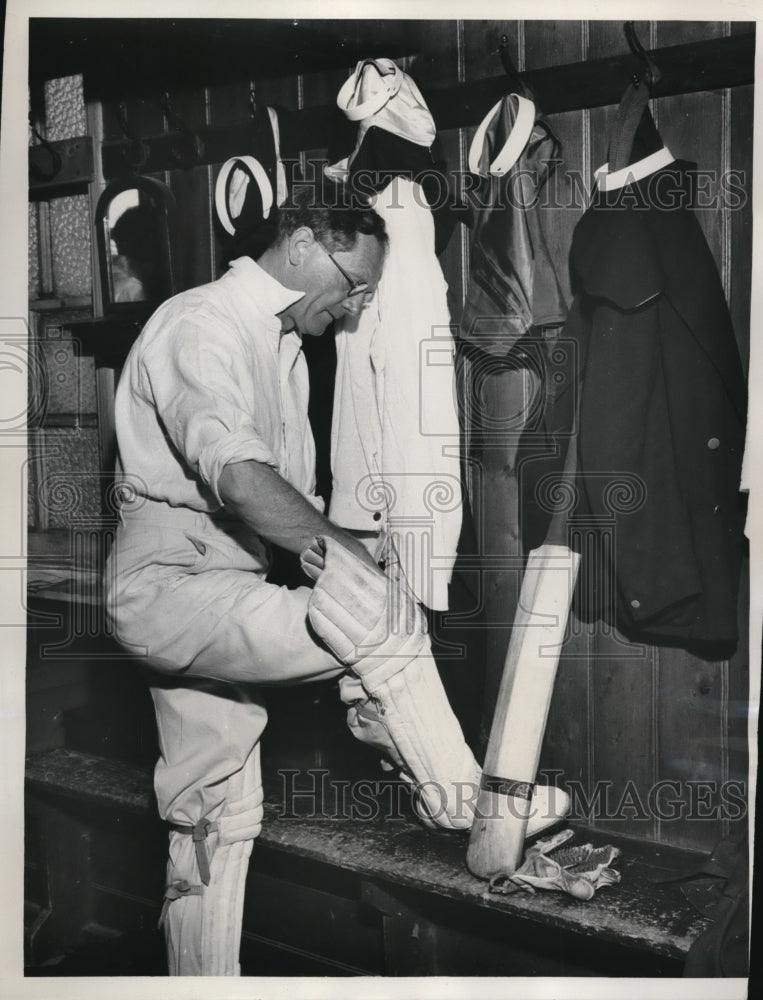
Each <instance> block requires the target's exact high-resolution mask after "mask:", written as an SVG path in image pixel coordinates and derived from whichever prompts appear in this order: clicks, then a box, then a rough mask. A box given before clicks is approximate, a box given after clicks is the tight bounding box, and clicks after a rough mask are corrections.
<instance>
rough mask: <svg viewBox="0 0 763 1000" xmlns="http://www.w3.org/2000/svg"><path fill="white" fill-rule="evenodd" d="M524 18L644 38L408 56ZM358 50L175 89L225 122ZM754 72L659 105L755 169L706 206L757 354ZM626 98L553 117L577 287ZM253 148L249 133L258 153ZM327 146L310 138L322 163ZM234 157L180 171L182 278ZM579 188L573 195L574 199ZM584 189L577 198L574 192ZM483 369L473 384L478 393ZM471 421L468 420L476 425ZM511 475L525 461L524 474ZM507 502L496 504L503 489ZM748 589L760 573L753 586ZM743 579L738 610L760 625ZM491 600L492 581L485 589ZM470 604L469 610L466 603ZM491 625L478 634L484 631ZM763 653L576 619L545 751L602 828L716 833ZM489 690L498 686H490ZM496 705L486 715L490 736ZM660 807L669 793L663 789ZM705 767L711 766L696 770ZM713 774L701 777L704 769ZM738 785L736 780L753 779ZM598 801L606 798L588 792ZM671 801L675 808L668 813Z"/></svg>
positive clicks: (446, 256) (507, 523) (482, 478)
mask: <svg viewBox="0 0 763 1000" xmlns="http://www.w3.org/2000/svg"><path fill="white" fill-rule="evenodd" d="M636 28H637V31H638V33H639V37H640V38H641V39H642V41H643V42H644V44H645V45H648V46H650V47H657V46H667V45H676V44H680V43H682V42H688V41H692V40H701V39H708V38H712V37H717V36H721V35H726V34H729V33H732V32H734V31H736V30H740V28H739V26H736V25H734V24H731V23H724V22H712V23H710V22H708V23H697V22H646V21H644V22H637V23H636ZM503 33H505V34H507V35H508V37H509V39H510V44H511V52H512V55H513V58H514V61H515V64H516V66H517V67H518V69H520V70H522V69H535V68H541V67H545V66H551V65H555V64H560V63H568V62H577V61H579V60H582V59H589V58H590V59H596V58H599V57H604V56H611V55H616V54H621V53H625V52H627V51H628V48H627V44H626V42H625V38H624V35H623V30H622V23H621V22H609V21H599V22H596V21H554V22H541V21H536V22H532V21H526V22H521V21H478V20H472V21H434V22H432V23H431V25H430V26H429V28H428V30H427V32H426V33H425V37H424V38H423V46H424V47H423V49H422V50H421V51H420V52H419V53H418V54H417V55H416V56H415V57H412V58H410V59H408V60H406V61H405V62H404V63H403V65H404V68H406V69H407V70H408V71H409V72H411V74H412V75H413V76H414V78H415V79H416V80H417V82H419V84H421V85H424V86H446V85H451V84H454V83H458V82H462V81H468V80H474V79H478V78H480V77H483V76H492V75H496V74H498V73H500V72H501V64H500V60H499V55H498V46H499V42H500V38H501V35H502V34H503ZM350 69H351V67H349V66H348V67H346V68H339V69H337V70H336V71H332V72H331V73H324V74H312V75H310V76H307V77H302V76H292V77H287V78H282V79H278V80H258V79H254V80H252V81H249V80H246V81H241V83H240V84H238V85H236V86H227V87H224V88H223V87H218V88H206V87H199V89H198V90H196V91H193V92H188V93H183V94H175V95H173V102H174V105H175V109H176V111H177V113H178V114H179V115H180V117H182V118H183V119H184V120H185V121H186V122H187V123H188V125H189V126H191V127H193V126H194V125H196V126H198V125H201V124H205V123H206V124H209V125H222V124H226V123H229V122H235V121H241V120H243V119H245V118H246V117H247V116H248V114H249V92H250V86H251V84H252V83H253V84H254V87H255V94H256V99H257V104H258V107H260V108H262V107H264V106H265V105H267V104H277V105H280V106H282V107H284V108H287V109H289V108H291V109H298V108H302V107H309V106H310V105H320V104H324V103H327V102H330V101H332V100H333V99H334V97H335V95H336V91H337V89H338V87H339V85H340V83H341V81H342V80H343V79H344V78H345V76H346V74H347V72H348V71H349V70H350ZM159 97H160V95H157V100H156V101H142V102H128V105H127V110H128V121H129V122H130V124H131V126H132V127H133V128H134V130H135V131H136V132H138V133H140V132H142V131H143V132H144V133H154V132H156V131H159V130H161V129H162V128H163V127H166V122H165V121H164V116H163V114H162V112H161V102H160V99H159ZM752 102H753V94H752V87H742V88H735V89H733V90H726V91H718V92H713V93H699V94H693V95H686V96H678V97H671V98H664V99H661V100H659V101H656V102H653V108H654V114H655V118H656V121H657V124H658V127H659V128H660V129H661V132H662V135H663V138H664V140H665V142H666V144H667V145H668V146H669V147H670V149H671V150H672V151H673V152H674V154H676V155H680V156H681V157H686V158H688V159H693V160H696V161H697V162H698V164H699V165H700V167H701V168H702V169H705V170H714V171H716V172H718V173H719V174H720V173H721V172H722V171H724V170H726V171H728V170H735V171H742V172H744V184H743V185H742V186H743V191H744V194H745V195H746V200H745V199H744V198H743V201H744V204H742V205H741V206H740V207H738V208H736V209H735V210H732V209H731V208H730V207H727V208H722V207H719V206H717V205H716V206H715V207H713V208H710V209H706V210H704V211H702V212H700V221H701V224H702V226H703V229H704V231H705V233H706V235H707V238H708V241H709V244H710V247H711V249H712V251H713V253H714V255H715V259H716V261H717V263H718V266H719V269H720V273H721V275H722V278H723V281H724V287H725V290H726V293H727V295H728V298H729V302H730V305H731V310H732V314H733V318H734V322H735V326H736V333H737V336H738V339H739V345H740V350H741V352H742V356H743V358H744V359H745V360H746V359H747V358H748V356H749V299H750V283H751V266H750V256H751V217H752V216H751V167H752ZM613 112H614V108H600V109H592V110H584V111H575V112H571V113H566V114H558V115H553V116H551V118H550V122H551V125H552V128H553V129H554V131H555V133H556V134H557V136H558V138H559V139H560V141H561V143H562V147H563V149H562V155H563V158H564V167H563V170H564V176H563V177H562V178H561V180H560V183H561V184H562V189H561V190H564V185H566V189H567V194H568V195H569V199H568V201H569V205H568V206H567V207H564V208H559V209H553V211H554V213H555V218H554V221H553V225H552V226H550V227H549V230H550V232H551V233H552V252H553V253H554V255H555V257H556V259H557V261H558V263H559V269H560V274H561V277H562V281H563V284H564V288H565V291H566V293H567V295H568V296H569V274H568V268H567V263H566V262H567V259H568V253H569V246H570V240H571V237H572V232H573V229H574V227H575V225H576V223H577V221H578V220H579V218H580V217H581V215H582V214H583V210H584V202H583V201H582V200H581V198H580V197H578V198H577V201H575V198H574V195H575V191H574V190H573V188H574V185H575V183H576V182H575V181H574V180H573V179H572V175H576V176H577V178H578V179H579V181H578V182H582V184H583V185H584V187H585V185H590V181H591V177H592V172H593V169H594V168H595V167H596V166H598V165H599V164H600V163H602V162H604V160H605V159H606V147H607V133H608V126H609V123H610V121H611V118H612V115H613ZM476 124H477V122H474V124H473V126H472V127H470V128H463V129H453V130H449V131H446V132H444V133H443V134H442V136H441V138H442V142H443V146H444V150H445V154H446V157H447V160H448V165H449V168H450V169H451V170H464V169H465V166H466V150H467V148H468V142H469V140H470V139H471V136H472V134H473V131H474V126H476ZM104 135H105V138H118V137H120V135H121V132H120V130H119V126H118V120H117V117H116V111H115V108H113V107H106V108H104ZM243 152H246V150H243V149H242V153H243ZM325 155H326V151H325V150H311V151H309V152H307V153H306V154H304V156H303V161H304V165H305V166H306V165H307V163H308V161H309V160H311V159H316V158H317V159H320V158H322V157H324V156H325ZM218 169H219V165H217V166H214V167H199V168H195V169H193V170H174V171H171V172H170V173H169V174H168V175H167V176H166V177H165V179H166V180H167V181H168V183H169V184H170V186H171V188H172V190H173V193H174V195H175V197H176V199H177V202H178V208H179V213H178V217H179V220H180V226H181V234H180V239H179V241H178V246H179V247H180V248H181V252H180V260H179V264H180V285H181V287H189V286H191V285H196V284H200V283H203V282H205V281H209V280H211V279H212V278H214V277H215V276H216V266H217V264H218V262H219V249H220V248H219V240H218V234H217V233H216V231H215V227H214V225H213V213H212V192H213V185H214V179H215V176H216V173H217V170H218ZM562 202H564V199H562ZM570 206H571V207H570ZM468 261H469V232H468V231H467V230H466V229H465V228H464V227H463V226H461V225H460V224H459V225H458V226H457V228H456V230H455V232H454V234H453V237H452V239H451V241H450V243H449V245H448V247H447V248H446V250H445V251H444V253H443V255H442V257H441V262H442V265H443V270H444V272H445V276H446V278H447V280H448V283H449V287H450V305H451V310H452V314H453V319H454V321H456V322H457V321H458V319H459V318H460V312H461V307H462V305H463V300H464V296H465V292H466V278H467V273H468ZM470 384H471V382H470V373H469V371H468V370H466V371H464V372H462V379H461V385H462V388H463V390H464V393H465V396H466V408H467V410H469V408H470V407H471V406H472V405H473V403H474V401H473V400H470V399H469V387H470ZM486 386H487V387H486V391H485V398H484V399H482V400H481V401H479V405H480V406H483V407H486V408H487V411H488V412H489V411H490V408H491V407H500V406H503V405H504V404H505V400H506V399H507V398H516V397H517V396H521V394H522V393H523V392H526V391H527V386H526V385H524V384H523V383H522V379H521V378H518V377H517V376H510V377H507V376H501V377H500V378H498V377H496V378H493V379H492V381H491V380H490V379H488V380H487V383H486ZM469 430H470V428H469V427H468V426H467V428H466V432H467V436H468V434H469ZM512 458H513V455H512V452H511V448H510V447H503V446H501V447H498V448H495V449H492V450H490V449H488V451H487V452H486V453H484V454H483V455H481V456H480V460H479V461H478V462H477V463H476V465H475V464H474V463H472V464H471V465H470V466H469V469H468V478H469V480H470V483H471V487H472V491H473V495H474V497H475V498H476V501H477V502H476V506H477V508H478V509H477V510H476V511H475V522H476V526H477V529H478V530H477V537H478V545H479V546H481V551H482V552H483V553H484V554H487V555H490V556H495V557H500V558H501V560H502V563H501V565H502V567H503V568H502V569H499V570H497V571H493V572H484V573H483V574H482V581H481V583H482V594H481V600H482V604H483V606H482V608H477V607H475V608H474V609H472V612H471V613H472V620H473V621H474V620H476V617H475V616H476V615H477V612H478V611H481V612H482V613H483V615H484V617H486V618H487V646H488V649H487V654H486V662H485V663H482V662H479V663H475V662H474V661H473V660H469V659H468V658H467V661H466V663H465V669H467V670H468V671H469V672H470V674H469V676H470V677H473V678H474V683H475V684H480V683H481V682H482V675H483V673H484V674H485V677H486V683H487V688H488V692H490V691H491V690H492V691H493V692H494V691H495V689H496V688H497V684H498V680H499V678H500V672H501V668H502V664H503V653H504V651H505V648H506V644H507V642H508V636H509V631H510V624H511V619H512V615H513V607H514V605H515V603H516V596H517V587H518V574H517V573H516V572H515V571H513V570H512V569H511V566H512V564H513V563H512V561H514V562H516V560H517V558H518V556H519V543H518V532H517V529H516V504H515V503H514V501H512V500H511V498H510V497H507V503H506V507H505V510H504V511H503V514H502V515H500V516H496V515H493V520H492V521H491V520H490V516H489V515H486V513H485V504H484V502H482V500H481V499H480V498H481V496H482V495H483V494H484V492H485V491H488V492H491V491H494V490H495V489H500V488H501V484H502V483H503V484H505V483H506V481H507V472H509V473H510V470H511V466H512ZM509 478H510V476H509ZM492 506H493V507H495V505H492ZM743 589H744V588H743ZM745 600H746V598H745V596H744V594H743V597H742V603H741V605H740V618H741V621H742V629H743V632H746V604H745ZM478 603H479V599H478ZM468 618H469V613H467V614H466V615H464V616H463V617H462V620H466V619H468ZM478 647H479V644H478V643H477V642H476V638H475V645H474V648H475V649H476V648H478ZM747 690H748V667H747V650H746V643H745V642H744V641H743V642H742V643H740V647H739V650H738V652H737V653H736V655H735V656H734V657H733V658H732V659H731V660H730V661H722V662H707V661H704V660H701V659H699V658H697V657H695V656H691V655H689V654H688V653H686V652H683V651H681V650H669V649H662V648H654V647H646V646H639V645H635V644H631V643H626V642H624V641H623V640H622V638H620V637H619V636H617V635H613V634H608V633H607V632H606V631H605V630H603V629H602V628H600V627H599V628H595V627H585V626H583V625H582V624H581V623H579V622H573V628H572V632H571V635H570V637H569V639H568V641H567V644H566V647H565V650H564V655H563V658H562V662H561V664H560V669H559V678H558V683H557V688H556V691H555V695H554V700H553V704H552V709H551V713H550V718H549V725H548V731H547V736H546V740H545V744H544V748H543V754H542V767H544V768H545V769H547V771H548V772H557V773H558V774H559V780H560V781H561V783H563V784H564V783H567V784H569V783H570V782H572V783H573V790H574V791H575V805H576V809H577V813H578V815H580V816H582V817H584V818H587V819H588V821H590V822H592V823H594V824H595V825H598V826H600V827H602V828H604V829H612V830H617V831H619V832H622V833H632V834H635V835H638V836H643V837H647V838H650V839H655V840H658V841H664V842H668V843H672V844H677V845H682V846H688V847H695V848H699V849H708V848H710V847H712V845H713V844H714V843H715V841H716V840H717V839H718V838H719V837H720V836H722V835H725V834H727V833H728V832H729V831H730V829H731V828H732V827H734V826H736V827H739V823H738V822H736V824H735V823H734V822H732V817H733V816H734V809H736V815H737V817H738V815H739V813H741V812H742V811H743V810H742V807H740V806H739V805H738V803H732V804H731V805H729V806H728V808H727V809H726V814H725V815H726V818H724V815H723V811H722V809H720V808H719V807H723V805H724V802H723V794H722V791H721V790H722V788H723V787H725V796H726V798H727V799H730V798H732V797H733V796H734V795H735V794H737V793H736V791H735V789H734V788H733V787H731V786H724V783H725V782H729V781H730V780H736V781H739V782H744V781H745V780H746V768H747V757H746V722H747V717H746V703H747ZM488 703H489V704H490V700H489V699H488ZM488 727H489V712H487V713H486V714H485V716H484V717H483V725H482V732H483V737H484V735H485V734H486V732H487V729H488ZM665 781H670V782H676V783H677V784H675V785H670V786H665V787H664V788H663V790H662V792H661V793H660V796H659V804H660V806H661V811H662V814H663V815H662V816H659V815H657V812H656V810H655V809H654V805H655V791H654V790H655V789H656V788H657V789H659V788H660V785H659V782H665ZM692 782H694V783H695V784H692ZM697 783H698V784H697ZM737 798H738V795H737ZM588 803H590V804H591V807H590V808H588ZM671 810H672V812H673V814H674V815H675V818H668V817H669V816H670V815H671Z"/></svg>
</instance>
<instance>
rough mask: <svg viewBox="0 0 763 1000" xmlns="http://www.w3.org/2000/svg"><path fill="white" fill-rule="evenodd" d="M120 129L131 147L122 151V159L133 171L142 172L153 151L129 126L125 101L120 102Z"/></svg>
mask: <svg viewBox="0 0 763 1000" xmlns="http://www.w3.org/2000/svg"><path fill="white" fill-rule="evenodd" d="M118 114H119V127H120V129H121V130H122V134H123V135H124V136H125V138H127V139H129V140H130V145H129V146H128V147H127V148H126V149H123V150H122V159H123V160H124V161H125V163H127V164H128V166H130V167H132V169H133V170H140V169H141V168H142V167H143V166H144V165H145V164H146V162H147V161H148V158H149V156H150V154H151V150H150V148H149V146H148V144H147V143H145V142H143V140H142V139H140V138H138V136H137V135H135V133H134V132H133V131H132V129H131V128H130V126H129V125H128V124H127V107H126V105H125V102H124V101H120V102H119V108H118Z"/></svg>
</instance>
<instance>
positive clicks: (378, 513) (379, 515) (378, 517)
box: [374, 510, 381, 521]
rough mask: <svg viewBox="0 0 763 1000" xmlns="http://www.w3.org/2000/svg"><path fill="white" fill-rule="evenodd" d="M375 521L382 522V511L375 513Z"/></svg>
mask: <svg viewBox="0 0 763 1000" xmlns="http://www.w3.org/2000/svg"><path fill="white" fill-rule="evenodd" d="M374 521H381V511H379V510H376V511H374Z"/></svg>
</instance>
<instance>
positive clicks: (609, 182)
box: [594, 146, 675, 191]
mask: <svg viewBox="0 0 763 1000" xmlns="http://www.w3.org/2000/svg"><path fill="white" fill-rule="evenodd" d="M674 159H675V158H674V156H673V154H672V153H671V152H670V150H669V149H668V148H667V146H663V147H662V148H661V149H658V150H657V152H656V153H651V154H650V155H649V156H645V157H644V158H643V160H638V161H637V162H636V163H631V164H629V165H628V166H627V167H623V169H622V170H615V171H614V172H613V173H610V172H609V164H608V163H605V164H604V165H603V166H601V167H599V169H598V170H596V171H595V172H594V178H595V180H596V186H597V188H598V189H599V191H617V190H618V189H619V188H622V187H625V186H626V185H627V184H635V183H636V182H637V181H642V180H644V178H645V177H649V176H650V174H654V173H656V172H657V171H658V170H662V168H663V167H667V166H668V165H669V164H670V163H673V160H674Z"/></svg>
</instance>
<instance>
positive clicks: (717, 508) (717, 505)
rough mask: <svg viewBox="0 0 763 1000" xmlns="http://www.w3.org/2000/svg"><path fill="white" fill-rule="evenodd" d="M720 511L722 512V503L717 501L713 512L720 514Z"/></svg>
mask: <svg viewBox="0 0 763 1000" xmlns="http://www.w3.org/2000/svg"><path fill="white" fill-rule="evenodd" d="M720 512H721V505H720V504H719V503H717V504H716V505H715V507H713V513H714V514H720Z"/></svg>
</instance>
